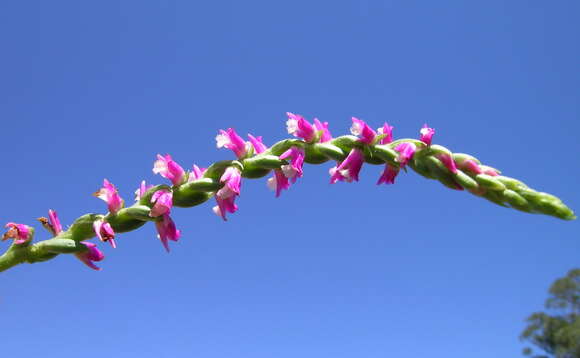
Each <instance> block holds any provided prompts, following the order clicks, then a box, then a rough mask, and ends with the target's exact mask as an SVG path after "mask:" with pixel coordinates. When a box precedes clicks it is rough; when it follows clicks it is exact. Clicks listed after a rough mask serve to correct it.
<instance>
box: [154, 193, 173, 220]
mask: <svg viewBox="0 0 580 358" xmlns="http://www.w3.org/2000/svg"><path fill="white" fill-rule="evenodd" d="M151 203H152V204H153V207H152V208H151V212H150V213H149V216H151V217H157V216H161V215H164V214H169V213H170V212H171V207H172V206H173V193H172V192H170V191H169V190H165V189H161V190H157V191H156V192H155V193H153V195H152V196H151Z"/></svg>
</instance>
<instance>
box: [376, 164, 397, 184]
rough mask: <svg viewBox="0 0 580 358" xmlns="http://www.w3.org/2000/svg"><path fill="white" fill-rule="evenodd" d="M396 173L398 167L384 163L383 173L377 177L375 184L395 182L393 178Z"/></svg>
mask: <svg viewBox="0 0 580 358" xmlns="http://www.w3.org/2000/svg"><path fill="white" fill-rule="evenodd" d="M398 174H399V168H395V167H392V166H390V165H389V164H385V169H384V170H383V173H382V174H381V177H380V178H379V181H378V182H377V185H379V184H383V183H385V184H395V178H396V177H397V175H398Z"/></svg>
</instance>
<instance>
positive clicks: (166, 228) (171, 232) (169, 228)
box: [155, 214, 181, 252]
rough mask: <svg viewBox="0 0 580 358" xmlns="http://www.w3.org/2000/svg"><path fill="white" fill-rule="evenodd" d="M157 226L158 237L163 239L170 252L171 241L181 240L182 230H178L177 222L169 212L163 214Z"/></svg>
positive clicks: (162, 241) (164, 245)
mask: <svg viewBox="0 0 580 358" xmlns="http://www.w3.org/2000/svg"><path fill="white" fill-rule="evenodd" d="M155 227H156V228H157V237H158V238H159V240H161V243H162V244H163V247H165V250H167V252H169V242H168V240H171V241H177V240H179V237H180V236H181V231H180V230H177V228H176V227H175V223H174V222H173V220H171V217H170V216H169V215H168V214H165V215H163V217H162V218H161V220H160V221H156V222H155Z"/></svg>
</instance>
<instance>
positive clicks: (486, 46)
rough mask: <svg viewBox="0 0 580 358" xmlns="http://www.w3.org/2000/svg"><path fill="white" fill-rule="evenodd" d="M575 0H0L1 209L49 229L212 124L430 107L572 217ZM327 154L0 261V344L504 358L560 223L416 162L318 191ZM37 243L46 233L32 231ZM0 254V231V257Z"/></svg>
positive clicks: (577, 245) (341, 126) (340, 122)
mask: <svg viewBox="0 0 580 358" xmlns="http://www.w3.org/2000/svg"><path fill="white" fill-rule="evenodd" d="M579 13H580V5H579V3H578V2H576V1H557V2H537V1H536V2H533V1H485V2H467V1H423V2H417V1H361V0H359V1H332V2H331V1H285V2H278V1H216V2H209V1H204V2H201V1H99V2H89V1H80V2H79V1H11V2H3V4H2V5H0V31H1V32H2V34H3V36H2V56H1V58H0V64H1V66H0V71H1V73H2V75H1V81H0V101H1V104H0V121H1V122H0V123H1V124H0V128H1V131H2V137H3V146H2V147H3V149H2V151H3V157H4V168H3V175H2V177H1V178H0V187H1V188H2V202H3V209H2V210H1V211H0V222H2V223H4V222H7V221H16V222H22V223H29V224H34V225H36V224H35V221H34V219H35V218H37V217H39V216H45V215H46V211H47V210H48V209H49V208H53V209H56V210H57V211H58V213H59V214H60V217H61V220H62V221H63V223H64V224H67V225H68V224H70V223H71V222H72V220H74V219H75V218H76V217H77V216H79V215H81V214H84V213H86V212H103V211H104V208H105V206H104V204H103V203H102V202H101V201H100V200H98V199H96V198H94V197H92V196H91V194H92V193H93V192H94V191H96V190H97V189H98V188H99V187H100V184H101V182H102V179H103V178H108V179H109V180H111V181H112V182H113V183H114V184H115V185H117V187H118V188H119V189H120V191H121V193H122V195H123V196H124V197H125V199H126V200H127V201H131V200H132V195H133V191H134V190H135V188H136V187H137V185H138V183H139V182H140V181H141V180H142V179H147V180H149V181H155V182H162V181H163V179H162V178H160V177H158V178H156V177H155V176H154V175H153V174H152V172H151V168H152V164H153V161H154V159H155V155H156V154H157V153H170V154H172V155H173V157H174V158H175V159H176V160H177V161H179V162H180V163H182V165H183V166H186V167H188V168H189V167H190V166H191V165H192V164H193V163H197V164H199V165H204V166H206V165H207V164H209V163H211V162H212V161H215V160H220V159H229V158H232V154H231V153H230V152H229V151H227V150H217V149H216V148H215V140H214V137H215V135H216V133H217V130H218V129H220V128H224V129H225V128H228V127H234V128H235V129H237V130H238V131H239V132H240V133H242V134H246V133H248V132H251V133H253V134H256V135H263V136H264V139H265V142H266V143H268V144H271V143H273V142H274V141H277V140H279V139H282V138H285V137H287V133H286V128H285V120H286V118H285V115H284V113H285V112H286V111H292V112H296V113H301V114H304V115H306V116H307V117H309V118H312V117H313V116H317V117H318V118H320V119H321V120H323V121H328V122H330V128H331V131H332V133H333V134H335V135H340V134H346V133H347V132H348V128H349V127H350V117H351V116H358V117H360V118H362V119H364V120H366V121H367V122H368V123H370V124H371V125H372V126H373V127H378V126H379V125H382V123H383V122H384V121H388V122H389V123H391V124H392V125H394V126H395V136H396V137H416V136H417V134H418V129H419V128H420V127H421V126H422V125H423V123H425V122H427V123H429V124H430V125H431V126H432V127H434V128H436V130H437V134H436V137H435V142H437V143H440V144H443V145H446V146H448V147H449V148H450V149H452V150H453V151H457V152H466V153H472V154H474V155H476V156H478V157H479V158H480V159H481V160H482V161H483V162H485V163H488V164H490V165H492V166H494V167H497V168H500V169H502V170H503V171H504V173H505V174H506V175H509V176H513V177H517V178H520V179H522V180H524V181H525V182H526V183H528V184H529V185H530V186H532V187H534V188H536V189H538V190H542V191H548V192H551V193H554V194H555V195H558V196H560V197H561V198H562V199H563V200H564V201H565V202H566V203H568V204H569V205H570V206H571V207H572V208H575V209H577V210H578V209H580V198H579V196H578V193H577V186H578V177H579V174H580V173H579V169H578V168H579V166H578V164H579V160H578V154H579V153H580V141H579V140H578V133H579V132H580V125H579V124H578V123H579V122H578V118H579V116H580V105H579V103H580V102H579V99H580V72H579V71H578V58H579V57H580V42H579V41H578V35H579V33H580V23H579V22H578V14H579ZM331 165H332V164H331V163H327V164H324V165H321V166H308V167H307V168H306V169H305V175H304V178H302V179H301V180H300V181H299V183H298V184H297V185H295V186H293V187H292V188H291V190H290V191H289V192H284V193H283V195H282V197H281V198H279V199H275V198H274V195H273V193H272V192H270V191H268V190H267V188H266V185H265V179H260V180H254V181H250V180H247V181H245V182H244V183H243V192H242V196H241V197H240V199H239V201H238V204H239V206H240V210H239V212H238V213H236V214H234V215H231V216H230V220H229V221H228V222H227V223H224V222H222V221H221V219H219V218H218V217H216V216H215V215H214V214H213V213H212V212H211V207H212V206H213V205H214V203H213V201H212V202H210V203H206V204H204V205H202V206H198V207H195V208H192V209H177V210H175V211H174V219H175V220H176V222H177V224H178V226H179V228H180V229H181V230H182V233H183V237H182V239H181V241H180V242H178V243H174V244H173V245H172V248H173V250H172V252H171V254H166V253H165V251H164V250H163V248H162V246H161V244H160V243H159V242H158V241H157V239H156V237H155V229H154V227H153V225H147V226H145V227H143V228H142V229H140V230H139V231H136V232H132V233H129V234H125V235H122V236H120V237H119V238H118V240H117V242H118V248H117V249H116V250H112V249H111V248H110V247H108V246H105V245H100V247H101V248H102V249H103V250H104V251H105V254H106V259H105V261H103V262H101V263H100V265H101V266H102V267H103V270H102V271H101V272H95V271H92V270H90V269H88V268H86V267H85V266H83V265H82V264H81V263H80V262H79V261H77V260H75V259H74V258H73V257H70V256H62V257H58V258H57V259H55V260H53V261H51V262H49V263H41V264H35V265H22V266H19V267H16V268H15V269H12V270H9V271H7V272H5V273H2V274H1V277H0V316H1V317H2V318H1V320H2V332H1V334H0V337H1V338H0V341H1V342H2V343H1V345H2V354H3V355H4V356H7V357H12V358H16V357H34V356H38V355H43V356H51V357H52V356H54V357H57V356H58V357H61V358H65V357H78V356H83V357H86V358H89V357H107V356H108V357H119V356H127V357H180V356H183V357H204V358H213V357H250V358H261V357H265V358H266V357H267V358H270V357H277V358H282V357H289V358H295V357H316V358H318V357H336V358H338V357H365V358H366V357H369V358H371V357H445V358H451V357H457V358H464V357H470V358H479V357H485V358H488V357H517V356H519V355H520V351H521V349H522V344H521V343H520V342H519V341H518V335H519V333H520V331H521V329H522V328H523V326H524V323H523V320H524V318H525V317H526V316H527V315H529V314H530V313H532V312H533V311H535V310H539V309H541V308H542V304H543V301H544V299H545V298H546V290H547V288H548V286H549V284H550V283H551V282H552V281H553V280H554V279H556V278H557V277H560V276H562V275H564V274H565V273H566V271H567V270H569V269H571V268H572V267H578V265H579V264H580V262H579V258H580V255H579V253H580V241H579V237H578V233H579V230H578V229H579V224H578V222H565V221H560V220H558V219H554V218H551V217H542V216H535V215H530V214H524V213H520V212H517V211H512V210H508V209H504V208H501V207H497V206H494V205H492V204H490V203H488V202H486V201H484V200H480V199H478V198H476V197H473V196H471V195H469V194H468V193H465V192H454V191H451V190H448V189H446V188H444V187H443V186H441V185H439V184H438V183H436V182H433V181H427V180H425V179H423V178H421V177H419V176H418V175H416V174H414V173H412V172H411V173H409V174H407V175H402V176H400V177H399V178H398V182H397V184H396V185H394V186H381V187H377V186H376V185H375V181H376V180H377V177H378V175H379V172H380V168H379V167H372V166H365V167H364V168H363V172H362V179H361V181H360V182H359V183H357V184H345V183H338V184H336V185H330V184H329V176H328V172H327V171H328V168H329V167H330V166H331ZM36 226H37V231H38V233H39V234H38V235H37V238H38V239H46V238H48V234H47V233H45V232H43V230H42V229H41V228H38V225H36ZM6 246H7V245H6V244H5V243H4V244H3V245H2V248H5V247H6Z"/></svg>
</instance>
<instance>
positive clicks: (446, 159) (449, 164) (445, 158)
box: [437, 154, 457, 174]
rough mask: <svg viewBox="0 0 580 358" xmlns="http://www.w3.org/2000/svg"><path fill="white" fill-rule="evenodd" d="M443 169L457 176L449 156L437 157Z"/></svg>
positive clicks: (453, 162) (440, 155) (454, 165)
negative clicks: (443, 166)
mask: <svg viewBox="0 0 580 358" xmlns="http://www.w3.org/2000/svg"><path fill="white" fill-rule="evenodd" d="M437 158H439V160H440V161H441V162H442V163H443V165H445V167H446V168H447V169H448V170H449V171H450V172H451V173H453V174H457V165H456V164H455V161H454V160H453V158H452V157H451V156H450V155H449V154H439V155H438V156H437Z"/></svg>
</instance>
